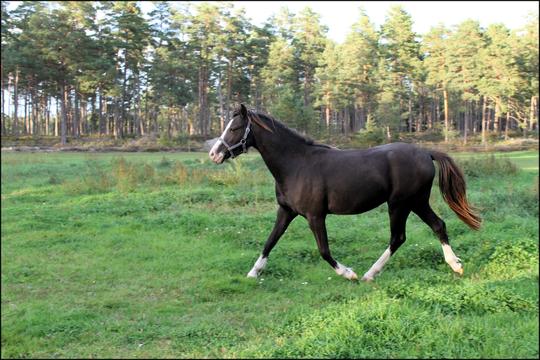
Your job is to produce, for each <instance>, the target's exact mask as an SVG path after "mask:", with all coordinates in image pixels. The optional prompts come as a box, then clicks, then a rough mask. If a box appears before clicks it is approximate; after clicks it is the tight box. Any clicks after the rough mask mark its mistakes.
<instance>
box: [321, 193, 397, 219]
mask: <svg viewBox="0 0 540 360" xmlns="http://www.w3.org/2000/svg"><path fill="white" fill-rule="evenodd" d="M387 200H388V193H387V191H385V189H383V188H379V187H373V188H371V189H370V191H361V190H355V189H348V190H346V189H339V190H336V191H331V192H329V196H328V212H329V213H331V214H338V215H347V214H359V213H363V212H366V211H369V210H371V209H374V208H376V207H377V206H379V205H381V204H382V203H384V202H385V201H387Z"/></svg>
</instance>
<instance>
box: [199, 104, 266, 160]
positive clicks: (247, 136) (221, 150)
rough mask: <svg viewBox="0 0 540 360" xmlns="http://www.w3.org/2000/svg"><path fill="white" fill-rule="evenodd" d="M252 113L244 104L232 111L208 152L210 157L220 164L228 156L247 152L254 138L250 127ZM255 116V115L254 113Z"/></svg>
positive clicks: (233, 156) (232, 156) (231, 156)
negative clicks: (231, 115)
mask: <svg viewBox="0 0 540 360" xmlns="http://www.w3.org/2000/svg"><path fill="white" fill-rule="evenodd" d="M253 116H254V114H253V113H252V112H251V111H248V110H247V109H246V107H245V106H244V104H240V107H239V108H237V109H236V110H235V111H234V112H233V117H232V119H231V121H229V123H228V124H227V127H226V128H225V130H224V131H223V134H221V136H220V137H219V139H218V140H217V141H216V143H215V144H214V146H212V149H211V150H210V152H209V153H208V155H209V156H210V159H212V161H213V162H215V163H216V164H221V163H223V162H224V161H225V160H227V159H228V158H235V157H237V156H238V155H240V154H243V153H245V152H247V149H248V148H249V147H250V146H253V144H254V139H253V133H252V131H251V130H252V129H251V125H252V122H251V120H252V118H253ZM255 116H256V115H255Z"/></svg>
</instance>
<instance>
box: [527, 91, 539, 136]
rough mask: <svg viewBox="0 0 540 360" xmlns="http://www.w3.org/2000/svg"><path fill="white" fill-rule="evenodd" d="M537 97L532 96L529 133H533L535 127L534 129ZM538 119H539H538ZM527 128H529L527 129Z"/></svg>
mask: <svg viewBox="0 0 540 360" xmlns="http://www.w3.org/2000/svg"><path fill="white" fill-rule="evenodd" d="M535 110H536V96H532V97H531V109H530V112H529V126H528V127H529V131H532V130H533V127H534V116H535V114H536V111H535ZM536 115H537V114H536ZM537 119H538V117H537ZM525 128H527V127H525Z"/></svg>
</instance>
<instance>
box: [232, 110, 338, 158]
mask: <svg viewBox="0 0 540 360" xmlns="http://www.w3.org/2000/svg"><path fill="white" fill-rule="evenodd" d="M239 112H240V111H239V110H236V111H234V113H233V116H236V115H238V114H239ZM249 113H252V114H255V115H256V116H257V117H258V118H259V119H262V120H263V121H264V122H265V124H266V125H267V126H268V127H269V128H270V129H276V128H279V129H280V130H282V131H285V132H287V133H288V134H289V135H291V136H292V137H293V138H295V139H296V140H298V141H300V142H301V143H304V144H306V145H311V146H320V147H323V148H327V149H334V148H333V147H332V146H330V145H326V144H321V143H318V142H316V141H315V140H313V139H312V138H310V137H309V136H306V135H302V134H300V133H299V132H298V131H297V130H296V129H293V128H290V127H288V126H287V125H285V124H284V123H282V122H281V121H279V120H277V119H275V118H274V117H272V116H270V115H267V114H263V113H261V112H259V111H253V110H248V114H249Z"/></svg>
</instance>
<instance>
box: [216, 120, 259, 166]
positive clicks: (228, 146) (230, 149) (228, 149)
mask: <svg viewBox="0 0 540 360" xmlns="http://www.w3.org/2000/svg"><path fill="white" fill-rule="evenodd" d="M250 131H251V119H248V124H247V126H246V130H244V136H243V137H242V139H241V140H240V141H239V142H237V143H236V144H234V145H229V144H227V142H226V141H225V139H224V138H223V135H225V134H222V135H221V136H220V137H219V140H221V143H222V144H223V145H225V147H226V148H227V151H229V154H231V159H234V158H235V157H236V156H238V155H240V154H243V153H246V152H247V147H246V139H247V137H248V135H249V132H250ZM240 146H241V147H242V152H241V153H240V154H238V155H234V153H233V150H234V149H236V148H237V147H240Z"/></svg>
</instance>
